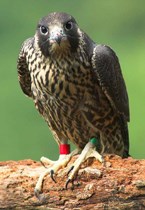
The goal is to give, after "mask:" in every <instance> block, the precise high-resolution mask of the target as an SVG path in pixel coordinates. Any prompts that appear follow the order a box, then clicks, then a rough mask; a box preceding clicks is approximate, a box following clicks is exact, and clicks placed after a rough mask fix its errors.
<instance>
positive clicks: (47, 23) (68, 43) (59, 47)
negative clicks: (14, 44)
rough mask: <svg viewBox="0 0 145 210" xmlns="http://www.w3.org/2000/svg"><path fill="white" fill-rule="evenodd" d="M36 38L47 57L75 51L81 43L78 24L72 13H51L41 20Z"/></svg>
mask: <svg viewBox="0 0 145 210" xmlns="http://www.w3.org/2000/svg"><path fill="white" fill-rule="evenodd" d="M35 39H36V40H37V43H38V46H39V48H40V49H41V51H42V53H43V54H44V55H45V56H46V57H47V56H49V55H50V54H51V55H56V56H57V55H59V54H66V53H68V52H75V51H76V50H77V47H78V44H79V32H78V25H77V23H76V21H75V19H74V18H73V17H72V16H71V15H68V14H66V13H58V12H54V13H50V14H49V15H48V16H46V17H43V18H42V19H41V20H40V21H39V23H38V27H37V30H36V35H35Z"/></svg>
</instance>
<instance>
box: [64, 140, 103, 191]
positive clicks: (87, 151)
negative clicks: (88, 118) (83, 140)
mask: <svg viewBox="0 0 145 210" xmlns="http://www.w3.org/2000/svg"><path fill="white" fill-rule="evenodd" d="M96 145H97V139H96V138H92V139H91V140H90V141H89V142H88V143H87V144H86V146H85V147H84V149H83V150H82V152H81V154H80V156H79V157H78V159H77V160H76V161H75V162H74V164H73V165H72V167H71V169H70V171H69V176H68V180H67V182H66V189H67V187H68V184H69V183H70V182H73V180H74V177H75V175H76V173H77V172H78V170H79V168H80V165H81V164H82V163H83V162H84V161H85V160H87V159H88V158H90V157H95V158H96V159H97V160H99V161H100V162H101V163H102V162H103V161H104V160H103V157H102V156H101V155H100V154H99V153H98V152H97V151H96Z"/></svg>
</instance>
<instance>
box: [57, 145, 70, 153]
mask: <svg viewBox="0 0 145 210" xmlns="http://www.w3.org/2000/svg"><path fill="white" fill-rule="evenodd" d="M59 153H60V155H67V154H69V153H70V145H69V144H60V146H59Z"/></svg>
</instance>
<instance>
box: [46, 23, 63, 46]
mask: <svg viewBox="0 0 145 210" xmlns="http://www.w3.org/2000/svg"><path fill="white" fill-rule="evenodd" d="M65 37H66V35H65V34H64V32H63V29H62V28H59V27H54V28H53V29H52V30H51V31H50V37H49V41H50V43H57V44H58V45H60V44H61V41H62V39H64V38H65Z"/></svg>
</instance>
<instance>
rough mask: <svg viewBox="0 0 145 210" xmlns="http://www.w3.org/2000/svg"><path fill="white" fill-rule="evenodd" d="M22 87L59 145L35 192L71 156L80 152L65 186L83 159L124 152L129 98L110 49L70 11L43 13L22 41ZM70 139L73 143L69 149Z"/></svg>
mask: <svg viewBox="0 0 145 210" xmlns="http://www.w3.org/2000/svg"><path fill="white" fill-rule="evenodd" d="M17 68H18V77H19V82H20V86H21V88H22V91H23V92H24V93H25V94H26V95H27V96H29V97H30V98H31V99H32V100H33V101H34V103H35V107H36V108H37V110H38V112H39V113H40V114H41V115H42V117H43V118H44V120H45V121H46V123H47V124H48V126H49V128H50V130H51V131H52V133H53V135H54V138H55V140H56V142H57V144H58V146H59V148H60V155H59V158H58V160H57V161H51V160H50V159H47V158H45V157H42V158H41V161H42V162H43V163H45V164H46V163H48V164H51V166H50V167H49V168H47V169H46V171H45V172H43V173H42V174H41V175H40V177H39V179H38V182H37V184H36V187H35V193H36V195H37V196H39V195H40V192H41V190H42V183H43V179H44V176H46V175H47V174H49V173H50V176H51V177H52V179H53V180H54V181H55V179H54V175H55V174H56V172H58V170H59V169H60V168H61V167H64V166H66V165H67V164H68V162H69V161H70V159H71V157H72V156H73V155H76V154H80V155H79V156H78V159H76V161H75V162H74V163H73V166H72V167H71V169H70V173H69V175H68V179H67V181H66V187H68V184H69V183H70V182H72V181H73V179H74V177H75V176H76V174H77V172H78V170H79V168H80V165H81V164H82V162H84V161H85V160H87V159H88V158H89V157H95V158H96V159H97V160H99V161H100V162H103V156H102V155H103V154H105V153H108V154H110V153H111V154H117V155H119V156H121V157H123V158H125V157H128V156H129V137H128V125H127V124H128V122H129V102H128V94H127V90H126V85H125V82H124V79H123V75H122V72H121V68H120V64H119V60H118V58H117V56H116V54H115V52H114V51H113V50H112V49H111V48H110V47H109V46H106V45H103V44H96V43H95V42H94V41H92V39H91V38H90V37H89V36H88V35H87V34H86V33H85V32H84V31H83V30H81V29H80V28H79V26H78V24H77V22H76V20H75V19H74V18H73V17H72V16H71V15H69V14H66V13H62V12H54V13H50V14H48V15H47V16H46V17H43V18H42V19H41V20H40V21H39V23H38V25H37V29H36V33H35V35H34V36H33V37H31V38H29V39H27V40H26V41H24V43H23V45H22V47H21V50H20V53H19V57H18V64H17ZM69 141H71V142H73V143H74V144H75V145H76V148H77V149H76V150H74V151H72V152H70V148H69Z"/></svg>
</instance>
